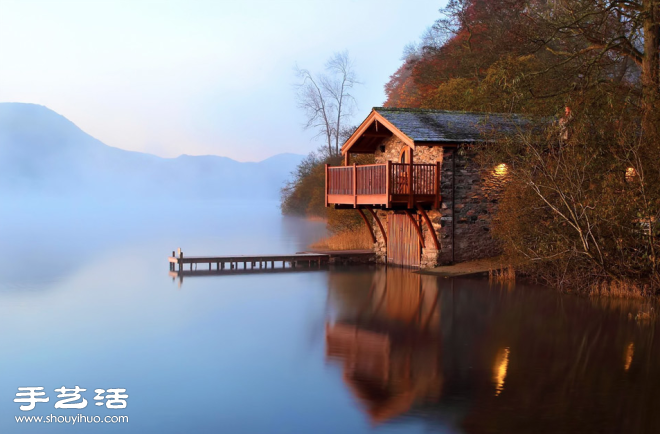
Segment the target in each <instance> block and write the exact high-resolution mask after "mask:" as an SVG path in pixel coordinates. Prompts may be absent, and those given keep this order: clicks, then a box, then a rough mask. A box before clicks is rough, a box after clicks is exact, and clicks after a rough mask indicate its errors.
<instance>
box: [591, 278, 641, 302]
mask: <svg viewBox="0 0 660 434" xmlns="http://www.w3.org/2000/svg"><path fill="white" fill-rule="evenodd" d="M589 295H591V296H606V297H614V298H648V297H649V296H650V295H651V294H650V291H649V289H648V287H647V285H641V284H638V283H634V282H630V281H625V280H613V281H602V282H600V283H597V284H594V285H592V286H591V288H590V290H589Z"/></svg>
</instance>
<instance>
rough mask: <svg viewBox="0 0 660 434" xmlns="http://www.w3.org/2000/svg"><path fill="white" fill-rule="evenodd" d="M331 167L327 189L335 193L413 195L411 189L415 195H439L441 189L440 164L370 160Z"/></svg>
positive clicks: (332, 193) (328, 172) (351, 194)
mask: <svg viewBox="0 0 660 434" xmlns="http://www.w3.org/2000/svg"><path fill="white" fill-rule="evenodd" d="M388 166H389V176H388V173H387V168H388ZM327 170H328V171H327V179H326V181H327V189H328V194H331V195H350V196H366V195H410V191H411V189H412V194H413V195H437V194H438V191H439V185H437V184H438V182H439V174H438V173H436V172H437V170H438V165H437V164H412V165H410V164H405V163H387V164H368V165H363V166H342V167H328V169H327ZM411 177H412V181H411ZM355 180H357V182H356V184H355V185H354V182H355ZM388 184H389V185H388Z"/></svg>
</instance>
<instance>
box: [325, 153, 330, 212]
mask: <svg viewBox="0 0 660 434" xmlns="http://www.w3.org/2000/svg"><path fill="white" fill-rule="evenodd" d="M329 186H330V184H329V183H328V165H327V164H326V165H325V207H326V208H327V207H328V191H329V189H328V187H329Z"/></svg>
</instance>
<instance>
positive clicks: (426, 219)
mask: <svg viewBox="0 0 660 434" xmlns="http://www.w3.org/2000/svg"><path fill="white" fill-rule="evenodd" d="M417 209H418V210H419V212H420V214H422V218H423V219H424V222H426V226H427V227H428V228H429V231H430V232H431V236H432V237H433V244H435V249H436V250H440V243H439V242H438V236H437V235H436V233H435V229H433V225H432V224H431V219H429V216H428V214H426V211H425V210H424V207H423V206H422V205H420V204H417Z"/></svg>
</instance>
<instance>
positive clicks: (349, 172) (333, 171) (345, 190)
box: [327, 166, 353, 194]
mask: <svg viewBox="0 0 660 434" xmlns="http://www.w3.org/2000/svg"><path fill="white" fill-rule="evenodd" d="M327 181H328V194H353V167H350V166H345V167H328V179H327Z"/></svg>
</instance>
